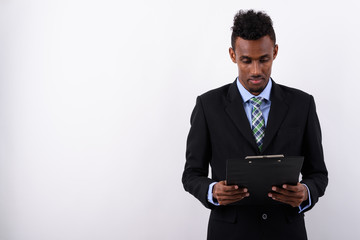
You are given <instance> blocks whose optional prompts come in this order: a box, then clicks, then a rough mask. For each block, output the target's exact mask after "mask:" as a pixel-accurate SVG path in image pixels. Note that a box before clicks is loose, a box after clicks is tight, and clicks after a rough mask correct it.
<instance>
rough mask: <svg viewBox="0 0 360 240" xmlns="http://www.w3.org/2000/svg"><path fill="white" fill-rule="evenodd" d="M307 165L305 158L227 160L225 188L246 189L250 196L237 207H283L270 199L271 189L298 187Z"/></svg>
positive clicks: (272, 156) (267, 156) (272, 157)
mask: <svg viewBox="0 0 360 240" xmlns="http://www.w3.org/2000/svg"><path fill="white" fill-rule="evenodd" d="M303 162H304V157H303V156H294V157H285V156H284V155H262V156H248V157H245V158H243V159H241V158H233V159H228V160H227V166H226V184H227V185H238V186H239V187H246V188H247V189H248V191H249V193H250V196H249V197H246V198H244V199H242V200H240V201H238V202H236V203H233V204H235V205H239V204H240V205H272V204H281V203H280V202H278V201H275V200H273V199H271V198H270V197H268V193H269V192H271V187H272V186H281V185H283V184H290V185H296V184H297V182H298V181H299V175H300V171H301V168H302V164H303Z"/></svg>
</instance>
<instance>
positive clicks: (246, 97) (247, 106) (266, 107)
mask: <svg viewBox="0 0 360 240" xmlns="http://www.w3.org/2000/svg"><path fill="white" fill-rule="evenodd" d="M236 84H237V87H238V89H239V92H240V95H241V97H242V99H243V102H244V103H243V106H244V110H245V113H246V116H247V118H248V120H249V124H250V127H251V112H252V110H253V106H252V105H251V103H250V99H251V98H252V97H255V95H252V94H251V93H250V92H249V91H248V90H246V89H245V88H244V86H243V85H241V83H240V81H239V79H238V78H237V79H236ZM271 88H272V80H271V78H270V79H269V82H268V84H267V85H266V87H265V89H264V90H263V91H262V92H261V93H260V94H259V95H258V97H262V98H264V99H265V100H264V101H263V102H262V103H261V106H260V110H261V112H262V114H263V117H264V120H265V127H266V125H267V121H268V118H269V112H270V107H271V101H270V93H271ZM216 183H217V182H213V183H211V184H210V185H209V190H208V201H209V202H210V203H212V204H214V205H216V206H218V205H219V203H217V202H214V200H213V195H212V191H213V187H214V185H215V184H216ZM304 185H305V187H306V188H307V191H308V196H309V198H308V201H305V202H304V203H303V204H302V205H304V206H302V205H300V206H299V210H300V211H299V213H300V212H302V211H304V210H306V209H307V208H309V207H310V206H311V198H310V190H309V188H308V186H306V184H304ZM307 202H308V204H306V203H307Z"/></svg>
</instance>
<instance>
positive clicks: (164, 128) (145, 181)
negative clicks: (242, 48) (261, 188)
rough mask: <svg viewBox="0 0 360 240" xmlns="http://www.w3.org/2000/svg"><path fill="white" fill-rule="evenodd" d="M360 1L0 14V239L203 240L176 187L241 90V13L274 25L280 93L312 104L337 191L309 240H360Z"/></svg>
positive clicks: (317, 212)
mask: <svg viewBox="0 0 360 240" xmlns="http://www.w3.org/2000/svg"><path fill="white" fill-rule="evenodd" d="M356 2H357V1H355V0H354V1H314V0H312V1H304V0H303V1H299V2H294V1H274V0H272V1H265V0H264V1H254V0H251V1H250V0H249V1H240V0H237V1H209V0H207V1H194V0H191V1H190V0H182V1H154V0H153V1H145V0H143V1H128V2H125V1H110V0H102V1H94V0H62V1H60V0H59V1H55V0H51V1H45V0H33V1H27V0H1V1H0V239H1V240H58V239H59V240H80V239H81V240H83V239H84V240H85V239H86V240H104V239H106V240H115V239H205V237H206V229H207V221H208V215H209V211H208V210H207V209H205V208H204V207H203V206H202V205H201V204H200V202H198V201H197V200H196V199H195V198H194V197H192V196H191V195H190V194H188V193H186V192H185V191H184V190H183V187H182V184H181V174H182V170H183V167H184V163H185V143H186V136H187V133H188V130H189V127H190V124H189V119H190V114H191V111H192V109H193V107H194V104H195V99H196V96H197V95H200V94H201V93H203V92H205V91H207V90H210V89H213V88H216V87H219V86H222V85H224V84H227V83H230V82H232V81H233V80H234V79H235V77H236V75H237V67H236V65H235V64H233V63H232V62H231V61H230V58H229V56H228V47H229V46H230V35H231V31H230V27H231V26H232V20H233V16H234V14H235V13H236V12H237V10H239V9H249V8H255V9H257V10H265V11H266V12H267V13H268V14H269V15H270V16H271V17H272V19H273V21H274V27H275V31H276V33H277V39H278V44H279V54H278V58H277V59H276V60H275V62H274V65H273V74H272V76H273V78H274V79H275V81H277V82H278V83H281V84H285V85H288V86H292V87H296V88H300V89H302V90H304V91H306V92H308V93H310V94H312V95H313V96H314V97H315V101H316V104H317V111H318V115H319V118H320V121H321V125H322V131H323V145H324V150H325V157H326V164H327V166H328V170H329V179H330V182H329V186H328V189H327V192H326V195H325V196H324V197H323V198H321V199H320V201H319V203H318V204H317V205H316V206H315V208H314V209H313V210H311V211H310V212H308V213H307V214H306V224H307V230H308V235H309V238H310V239H326V240H329V239H340V238H341V239H347V240H351V239H359V238H360V228H359V227H358V226H359V225H358V219H359V216H360V208H359V206H358V203H359V202H360V191H359V187H358V179H359V177H358V173H359V169H358V168H359V166H360V164H359V161H360V159H359V151H358V149H359V144H358V143H359V141H358V135H359V132H360V131H359V130H360V129H359V114H360V111H359V103H358V102H359V97H358V95H359V87H360V84H359V80H360V79H359V69H360V67H359V66H360V59H359V56H360V47H359V42H360V31H359V28H360V26H359V25H360V24H359V22H360V17H359V10H360V8H359V4H357V3H356ZM348 117H351V118H352V119H353V121H351V120H348Z"/></svg>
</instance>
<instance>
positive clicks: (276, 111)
mask: <svg viewBox="0 0 360 240" xmlns="http://www.w3.org/2000/svg"><path fill="white" fill-rule="evenodd" d="M272 83H273V86H272V89H271V95H270V100H271V107H270V112H269V117H268V123H267V126H266V129H265V137H264V143H263V147H262V151H261V152H264V151H265V150H266V148H267V147H268V146H269V145H270V143H271V141H272V139H273V138H274V136H275V134H276V133H277V131H278V130H279V128H280V126H281V124H282V122H283V121H284V119H285V116H286V114H287V112H288V108H289V107H288V105H287V104H286V102H285V100H286V99H285V96H284V94H283V92H282V90H281V88H280V87H279V86H278V85H277V84H276V83H275V82H274V81H273V82H272Z"/></svg>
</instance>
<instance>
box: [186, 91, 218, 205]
mask: <svg viewBox="0 0 360 240" xmlns="http://www.w3.org/2000/svg"><path fill="white" fill-rule="evenodd" d="M190 123H191V128H190V132H189V135H188V138H187V145H186V163H185V169H184V172H183V175H182V183H183V186H184V188H185V190H186V191H188V192H189V193H190V194H192V195H193V196H195V197H196V198H197V199H198V200H199V201H200V202H201V203H202V204H203V205H204V206H205V207H207V208H211V209H212V208H214V207H215V206H214V205H212V204H211V203H209V202H208V200H207V192H208V189H209V185H210V184H211V183H212V182H214V181H213V180H211V179H210V178H208V173H209V162H210V159H211V156H212V151H211V141H210V134H209V129H208V125H207V122H206V116H205V113H204V109H203V105H202V101H201V97H198V98H197V100H196V105H195V108H194V110H193V112H192V114H191V120H190Z"/></svg>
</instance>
